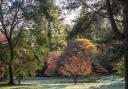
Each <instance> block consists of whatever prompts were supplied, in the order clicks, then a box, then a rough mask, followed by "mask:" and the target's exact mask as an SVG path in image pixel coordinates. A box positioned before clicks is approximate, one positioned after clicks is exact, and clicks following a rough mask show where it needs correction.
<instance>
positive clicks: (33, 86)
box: [0, 76, 124, 89]
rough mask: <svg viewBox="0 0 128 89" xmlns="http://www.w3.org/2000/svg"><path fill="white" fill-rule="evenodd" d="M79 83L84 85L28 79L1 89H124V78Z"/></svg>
mask: <svg viewBox="0 0 128 89" xmlns="http://www.w3.org/2000/svg"><path fill="white" fill-rule="evenodd" d="M79 82H82V83H78V84H77V85H74V83H73V82H72V79H69V78H48V77H45V78H44V77H43V78H26V79H24V80H22V84H24V85H22V86H17V85H15V86H1V87H0V89H124V80H123V78H119V77H117V76H104V77H101V78H99V79H98V80H97V82H90V83H87V81H86V79H79ZM83 82H86V83H83ZM25 84H27V85H25Z"/></svg>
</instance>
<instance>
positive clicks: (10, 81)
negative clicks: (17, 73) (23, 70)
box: [9, 47, 14, 85]
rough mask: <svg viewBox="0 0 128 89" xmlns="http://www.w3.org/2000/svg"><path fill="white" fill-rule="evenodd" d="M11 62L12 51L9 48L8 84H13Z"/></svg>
mask: <svg viewBox="0 0 128 89" xmlns="http://www.w3.org/2000/svg"><path fill="white" fill-rule="evenodd" d="M12 60H13V49H12V48H11V47H10V61H9V84H12V85H13V84H14V79H13V67H12Z"/></svg>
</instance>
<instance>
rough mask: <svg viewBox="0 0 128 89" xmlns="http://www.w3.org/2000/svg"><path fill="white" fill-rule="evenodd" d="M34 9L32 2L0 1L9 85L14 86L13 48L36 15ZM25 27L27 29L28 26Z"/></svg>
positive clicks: (29, 0) (0, 21)
mask: <svg viewBox="0 0 128 89" xmlns="http://www.w3.org/2000/svg"><path fill="white" fill-rule="evenodd" d="M35 8H36V3H35V1H34V0H33V1H31V0H1V3H0V24H1V25H0V32H2V33H3V34H4V35H5V36H6V39H7V45H8V46H7V47H8V48H9V54H10V55H9V56H10V59H9V61H8V70H9V84H14V80H13V60H14V50H15V47H16V45H17V44H18V41H19V38H20V35H21V32H22V31H23V30H24V29H26V26H27V25H28V24H29V21H30V19H31V18H32V17H33V15H34V14H35V13H36V11H37V10H36V9H35ZM27 27H28V28H29V26H27ZM13 40H15V41H13Z"/></svg>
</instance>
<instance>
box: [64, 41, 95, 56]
mask: <svg viewBox="0 0 128 89" xmlns="http://www.w3.org/2000/svg"><path fill="white" fill-rule="evenodd" d="M95 52H96V46H95V45H94V44H93V43H92V42H91V41H90V40H88V39H76V40H74V41H72V42H70V43H69V44H68V45H67V47H66V48H65V49H64V53H63V55H65V56H75V55H76V56H85V57H92V55H93V54H94V53H95Z"/></svg>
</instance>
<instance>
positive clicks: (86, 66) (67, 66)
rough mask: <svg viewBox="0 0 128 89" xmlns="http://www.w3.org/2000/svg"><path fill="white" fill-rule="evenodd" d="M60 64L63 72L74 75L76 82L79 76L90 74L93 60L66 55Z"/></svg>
mask: <svg viewBox="0 0 128 89" xmlns="http://www.w3.org/2000/svg"><path fill="white" fill-rule="evenodd" d="M60 65H61V67H60V72H61V74H62V75H65V76H70V77H73V79H74V83H75V84H76V83H77V78H78V77H79V76H84V75H89V74H90V73H91V71H92V61H91V60H90V59H89V58H86V59H85V58H81V57H79V56H72V57H66V58H65V59H64V60H63V61H61V63H60Z"/></svg>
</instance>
